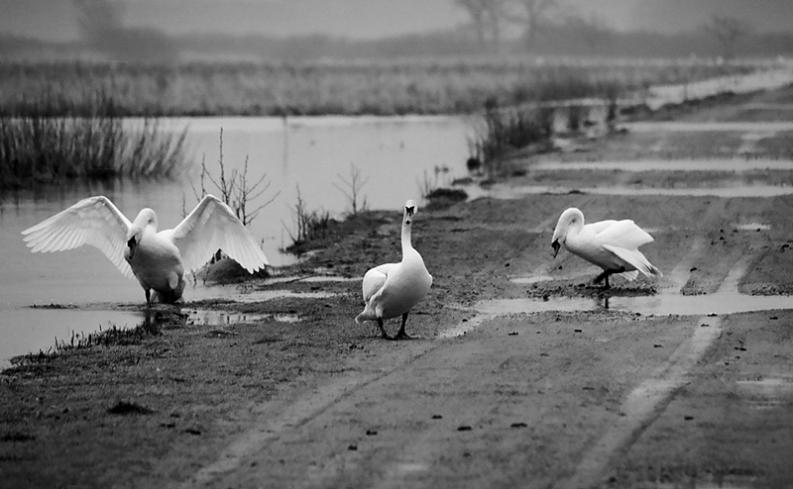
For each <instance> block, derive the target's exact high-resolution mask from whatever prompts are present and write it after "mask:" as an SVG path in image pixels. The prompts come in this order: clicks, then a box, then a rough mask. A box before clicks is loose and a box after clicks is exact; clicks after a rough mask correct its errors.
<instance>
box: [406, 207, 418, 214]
mask: <svg viewBox="0 0 793 489" xmlns="http://www.w3.org/2000/svg"><path fill="white" fill-rule="evenodd" d="M405 211H407V213H408V216H412V215H413V213H415V212H416V208H415V207H413V206H410V207H405Z"/></svg>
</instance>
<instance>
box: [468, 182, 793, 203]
mask: <svg viewBox="0 0 793 489" xmlns="http://www.w3.org/2000/svg"><path fill="white" fill-rule="evenodd" d="M464 190H465V191H466V193H468V200H475V199H478V198H482V197H489V198H493V199H501V200H514V199H520V198H523V197H525V196H527V195H541V194H554V195H565V194H573V193H578V194H591V195H624V196H649V195H666V196H673V197H724V198H735V197H761V198H768V197H780V196H785V195H793V186H785V185H740V186H734V187H707V188H703V187H686V188H680V187H675V188H652V187H627V186H613V187H588V188H586V187H579V188H572V187H549V186H543V185H524V186H507V185H493V186H491V187H489V188H482V187H479V186H474V185H471V186H466V187H464Z"/></svg>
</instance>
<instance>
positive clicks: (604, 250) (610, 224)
mask: <svg viewBox="0 0 793 489" xmlns="http://www.w3.org/2000/svg"><path fill="white" fill-rule="evenodd" d="M651 242H653V237H652V236H650V235H649V234H648V233H647V232H646V231H645V230H643V229H642V228H640V227H639V226H637V225H636V224H635V223H634V222H633V221H631V220H630V219H625V220H621V221H614V220H606V221H598V222H593V223H591V224H584V214H583V213H582V212H581V211H580V210H579V209H576V208H575V207H571V208H569V209H567V210H565V211H564V212H563V213H562V215H561V216H559V221H558V222H557V223H556V229H554V232H553V237H552V238H551V246H552V247H553V249H554V254H553V256H554V257H556V254H557V253H558V252H559V247H560V246H564V247H565V248H566V249H567V250H568V251H569V252H571V253H573V254H575V255H578V256H580V257H581V258H583V259H585V260H587V261H589V262H591V263H594V264H595V265H598V266H599V267H601V268H603V273H602V274H600V275H598V276H597V277H596V278H595V280H594V281H595V283H598V282H600V281H601V280H603V279H605V281H606V287H608V286H609V281H608V280H609V279H608V278H609V275H611V274H614V273H624V274H625V277H626V278H628V279H629V280H634V279H635V278H636V277H638V273H639V272H641V273H642V274H644V275H646V276H648V277H649V276H661V272H660V271H659V270H658V269H657V268H656V267H655V266H654V265H653V264H652V263H650V261H649V260H648V259H647V257H645V256H644V254H642V252H641V251H639V247H640V246H642V245H645V244H647V243H651Z"/></svg>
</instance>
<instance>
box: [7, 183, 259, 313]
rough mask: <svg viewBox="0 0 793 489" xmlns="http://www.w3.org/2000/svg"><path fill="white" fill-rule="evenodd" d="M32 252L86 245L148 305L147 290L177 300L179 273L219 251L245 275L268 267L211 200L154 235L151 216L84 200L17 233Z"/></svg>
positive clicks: (239, 224) (180, 284)
mask: <svg viewBox="0 0 793 489" xmlns="http://www.w3.org/2000/svg"><path fill="white" fill-rule="evenodd" d="M22 234H23V235H24V236H25V237H24V240H25V242H26V243H27V246H28V247H29V248H30V249H31V251H32V252H34V253H37V252H54V251H63V250H70V249H73V248H77V247H79V246H82V245H85V244H87V245H91V246H94V247H96V248H98V249H99V250H100V251H102V253H104V254H105V256H107V257H108V258H109V259H110V261H111V262H113V264H114V265H115V266H116V267H117V268H118V269H119V270H120V271H121V273H123V274H124V275H125V276H127V277H131V276H132V275H135V277H137V279H138V281H139V282H140V285H141V286H142V287H143V290H144V292H145V294H146V303H147V304H149V303H151V297H150V294H151V290H154V291H156V292H157V294H158V295H159V298H160V300H161V301H163V302H175V301H177V300H178V299H179V298H181V297H182V291H183V290H184V272H185V271H191V270H197V269H199V268H200V267H201V266H203V265H204V264H205V263H207V261H209V259H210V258H211V257H212V255H213V254H214V253H215V252H216V251H217V250H218V249H221V250H223V251H224V252H225V253H226V254H227V255H228V256H229V257H231V258H232V259H234V260H236V261H237V262H238V263H239V264H240V265H242V267H243V268H245V269H246V270H248V271H249V272H254V271H256V270H259V269H261V268H263V267H264V266H265V265H267V264H268V261H267V257H266V256H265V255H264V252H263V251H262V250H261V248H260V247H259V246H258V245H257V244H256V241H255V240H254V239H253V236H251V234H250V233H249V232H248V230H247V229H245V226H243V224H242V222H240V220H239V219H237V217H236V216H235V215H234V212H233V211H232V210H231V209H230V208H229V207H228V206H227V205H226V204H225V203H223V202H222V201H221V200H219V199H218V198H217V197H215V196H213V195H207V196H205V197H204V198H203V199H202V200H201V202H199V203H198V205H197V206H196V207H195V209H193V210H192V212H190V214H189V215H188V216H187V217H185V218H184V220H182V222H181V223H179V225H178V226H176V227H175V228H173V229H165V230H163V231H159V232H158V231H157V215H156V214H155V213H154V211H153V210H151V209H148V208H147V209H143V210H141V211H140V212H139V213H138V216H137V217H136V218H135V220H134V221H133V222H130V220H129V219H127V217H126V216H124V214H122V213H121V211H119V210H118V208H117V207H116V206H115V205H113V203H112V202H111V201H110V199H108V198H107V197H104V196H95V197H88V198H87V199H83V200H81V201H80V202H77V203H76V204H74V205H73V206H71V207H69V208H68V209H66V210H63V211H61V212H60V213H58V214H56V215H54V216H52V217H50V218H48V219H45V220H44V221H42V222H40V223H38V224H36V225H35V226H32V227H30V228H28V229H25V230H24V231H22Z"/></svg>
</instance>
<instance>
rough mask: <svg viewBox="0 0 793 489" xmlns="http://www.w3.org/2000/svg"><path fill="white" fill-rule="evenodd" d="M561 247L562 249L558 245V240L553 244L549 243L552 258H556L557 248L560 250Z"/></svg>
mask: <svg viewBox="0 0 793 489" xmlns="http://www.w3.org/2000/svg"><path fill="white" fill-rule="evenodd" d="M561 247H562V245H560V244H559V240H558V239H557V240H555V241H554V242H553V243H551V248H553V257H554V258H556V255H558V254H559V248H561Z"/></svg>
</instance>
